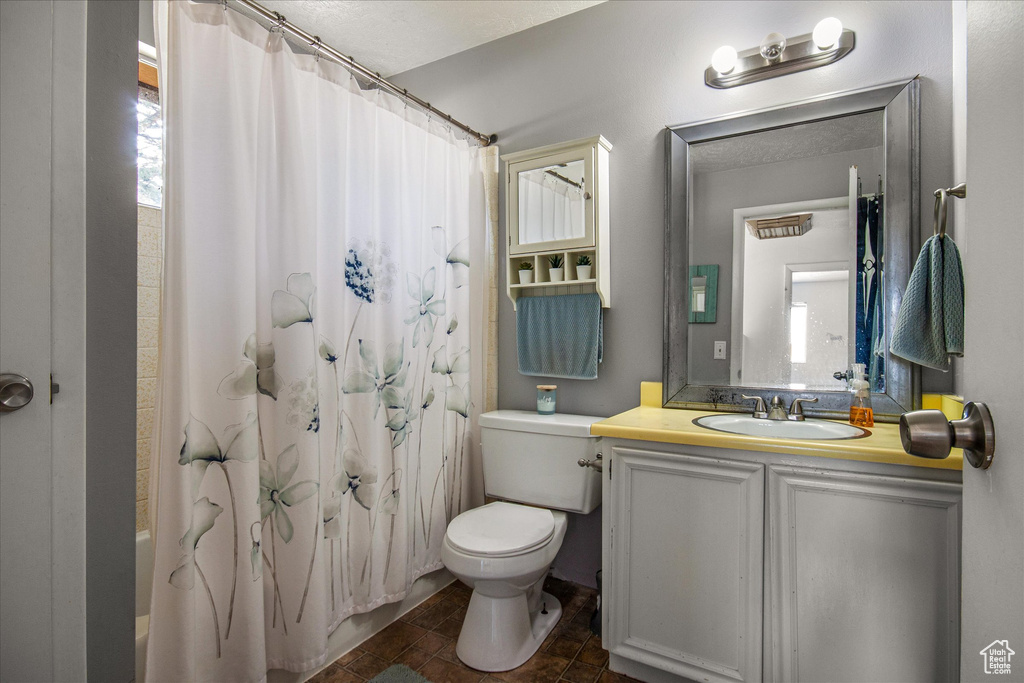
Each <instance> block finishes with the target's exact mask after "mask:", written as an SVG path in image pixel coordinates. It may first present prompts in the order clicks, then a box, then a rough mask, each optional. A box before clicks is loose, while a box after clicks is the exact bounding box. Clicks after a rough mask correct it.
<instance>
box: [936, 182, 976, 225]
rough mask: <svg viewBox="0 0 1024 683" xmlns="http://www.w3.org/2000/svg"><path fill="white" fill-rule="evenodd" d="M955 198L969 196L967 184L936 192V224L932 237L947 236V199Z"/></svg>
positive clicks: (940, 189)
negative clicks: (948, 197) (949, 197)
mask: <svg viewBox="0 0 1024 683" xmlns="http://www.w3.org/2000/svg"><path fill="white" fill-rule="evenodd" d="M950 195H951V196H953V197H956V198H958V199H963V198H964V197H966V196H967V183H960V184H959V185H956V186H954V187H948V188H945V189H942V188H939V189H938V190H935V222H934V228H933V230H932V235H933V236H934V235H939V236H941V237H945V236H946V197H947V196H950Z"/></svg>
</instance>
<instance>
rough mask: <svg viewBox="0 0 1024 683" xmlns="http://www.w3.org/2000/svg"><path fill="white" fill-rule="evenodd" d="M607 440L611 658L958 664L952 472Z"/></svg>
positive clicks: (634, 661)
mask: <svg viewBox="0 0 1024 683" xmlns="http://www.w3.org/2000/svg"><path fill="white" fill-rule="evenodd" d="M603 451H604V459H605V463H606V464H605V467H606V470H605V477H604V501H603V502H604V505H603V510H604V511H603V513H602V514H603V515H604V557H603V569H604V572H603V587H602V588H603V593H602V600H603V602H602V604H603V610H602V612H603V619H604V622H603V629H604V630H603V634H604V636H603V643H604V646H605V647H606V648H607V649H608V650H609V652H610V654H611V662H610V666H611V669H612V670H613V671H618V672H620V673H625V674H628V675H631V676H634V677H636V678H640V679H641V680H645V681H680V680H695V681H709V682H710V681H779V682H780V683H781V682H782V681H786V682H789V681H825V680H899V681H944V680H956V679H957V676H958V671H959V661H958V655H959V574H960V572H959V562H960V532H959V529H960V496H961V491H960V483H959V475H960V473H959V472H948V471H936V470H923V469H922V470H921V471H919V472H918V471H914V470H916V469H918V468H912V467H906V466H893V465H880V464H874V463H862V462H852V461H845V460H834V459H830V458H812V457H805V456H795V455H794V456H787V455H780V454H772V453H760V452H754V451H737V450H730V449H724V448H723V449H720V448H708V447H696V446H681V445H672V444H661V443H649V442H641V441H632V440H624V439H609V438H607V437H606V438H605V446H604V448H603Z"/></svg>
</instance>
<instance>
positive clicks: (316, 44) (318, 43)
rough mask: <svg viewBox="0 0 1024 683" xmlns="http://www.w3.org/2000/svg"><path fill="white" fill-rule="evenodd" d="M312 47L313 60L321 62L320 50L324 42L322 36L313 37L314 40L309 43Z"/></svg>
mask: <svg viewBox="0 0 1024 683" xmlns="http://www.w3.org/2000/svg"><path fill="white" fill-rule="evenodd" d="M309 45H310V47H312V48H313V59H314V60H315V61H317V62H319V61H320V48H321V47H322V45H323V41H322V40H320V36H313V40H311V41H310V42H309Z"/></svg>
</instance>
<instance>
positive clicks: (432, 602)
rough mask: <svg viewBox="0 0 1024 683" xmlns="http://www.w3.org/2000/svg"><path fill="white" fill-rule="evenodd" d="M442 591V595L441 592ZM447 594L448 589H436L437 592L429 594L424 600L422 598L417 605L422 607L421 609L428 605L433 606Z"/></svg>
mask: <svg viewBox="0 0 1024 683" xmlns="http://www.w3.org/2000/svg"><path fill="white" fill-rule="evenodd" d="M442 592H443V593H444V595H442V594H441V593H442ZM447 594H448V589H447V588H443V589H441V590H440V591H438V592H437V593H434V594H433V595H431V596H430V597H429V598H427V599H426V600H424V601H423V602H421V603H420V604H419V605H417V606H418V607H422V608H423V609H427V608H428V607H433V606H434V605H436V604H437V603H439V602H441V601H442V600H443V599H444V596H445V595H447Z"/></svg>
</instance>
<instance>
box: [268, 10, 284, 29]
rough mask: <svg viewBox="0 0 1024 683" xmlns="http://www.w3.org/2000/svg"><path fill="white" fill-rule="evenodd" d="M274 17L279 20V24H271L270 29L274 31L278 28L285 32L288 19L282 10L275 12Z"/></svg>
mask: <svg viewBox="0 0 1024 683" xmlns="http://www.w3.org/2000/svg"><path fill="white" fill-rule="evenodd" d="M274 18H275V19H276V20H277V25H275V26H271V27H270V31H271V32H273V31H274V29H275V28H276V29H277V30H279V31H280V32H281V33H284V25H285V24H286V23H288V20H287V19H285V18H284V15H283V14H281V13H280V12H274Z"/></svg>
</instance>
